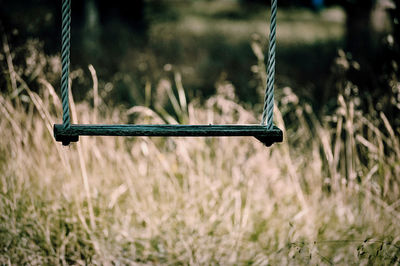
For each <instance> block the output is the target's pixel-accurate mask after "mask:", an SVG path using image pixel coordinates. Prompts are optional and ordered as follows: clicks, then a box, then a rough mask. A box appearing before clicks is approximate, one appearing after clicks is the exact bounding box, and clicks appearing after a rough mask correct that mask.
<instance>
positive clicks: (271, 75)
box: [261, 0, 278, 130]
mask: <svg viewBox="0 0 400 266" xmlns="http://www.w3.org/2000/svg"><path fill="white" fill-rule="evenodd" d="M277 2H278V1H277V0H271V26H270V34H269V51H268V69H267V74H268V80H267V84H266V89H265V98H264V108H263V114H262V122H261V125H265V124H266V125H267V128H268V129H269V130H270V129H272V128H273V126H274V122H273V119H274V83H275V48H276V14H277V10H278V3H277Z"/></svg>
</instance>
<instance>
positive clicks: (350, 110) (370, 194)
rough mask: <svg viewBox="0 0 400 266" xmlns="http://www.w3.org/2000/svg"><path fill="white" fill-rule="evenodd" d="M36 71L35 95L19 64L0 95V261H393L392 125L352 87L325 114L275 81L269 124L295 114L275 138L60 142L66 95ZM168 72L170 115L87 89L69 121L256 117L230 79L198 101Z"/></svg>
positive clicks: (396, 236)
mask: <svg viewBox="0 0 400 266" xmlns="http://www.w3.org/2000/svg"><path fill="white" fill-rule="evenodd" d="M6 57H7V54H6ZM11 61H12V60H11ZM11 61H10V62H11ZM35 73H36V72H35ZM38 73H39V74H37V78H36V80H37V84H38V86H39V88H40V89H39V91H38V92H33V91H31V90H30V89H29V87H28V85H27V84H26V83H25V82H24V80H23V79H22V78H21V77H20V74H19V72H18V69H16V70H15V72H12V74H11V76H7V77H6V78H7V79H9V77H12V80H14V82H13V83H12V84H15V85H13V86H12V87H11V88H10V90H18V93H17V92H15V93H2V94H1V95H0V132H1V139H0V173H1V175H0V176H1V179H0V263H2V264H88V263H90V264H92V263H93V264H111V263H122V264H221V265H231V264H254V265H268V264H272V265H274V264H295V265H297V264H310V263H311V264H322V265H325V264H344V265H347V264H354V263H357V264H359V263H360V264H367V263H371V264H399V263H400V260H399V257H400V224H399V218H400V202H399V195H400V192H399V189H400V187H399V184H400V182H399V177H400V146H399V131H398V129H393V128H391V126H390V123H389V122H388V121H387V119H386V118H385V116H384V114H383V113H382V114H375V113H371V114H363V113H361V112H360V111H358V109H357V104H355V99H354V97H352V96H351V90H350V89H349V90H347V91H348V92H349V93H348V94H344V95H339V96H338V106H339V107H338V109H337V111H336V112H335V113H333V114H329V115H326V116H324V117H319V118H317V117H315V116H314V115H313V112H312V110H311V107H309V106H307V105H304V104H301V103H300V102H299V99H298V98H297V96H296V95H294V94H293V93H292V92H291V90H290V89H289V88H285V89H283V92H284V93H283V96H282V97H281V98H280V99H279V106H280V110H281V111H280V112H279V111H278V110H276V112H275V115H276V123H277V124H278V125H279V126H280V127H281V128H285V123H284V121H295V123H291V125H290V126H288V128H287V129H285V137H286V139H285V141H284V143H283V144H279V145H274V146H273V147H272V148H265V147H264V146H263V145H262V144H261V143H259V142H257V141H256V140H255V139H249V138H221V139H214V138H187V139H183V138H169V139H163V138H136V139H133V138H111V137H108V138H85V137H82V138H81V140H80V142H79V143H78V144H73V145H71V146H70V147H66V148H65V147H62V146H61V144H59V143H56V142H55V141H54V139H53V137H52V124H53V123H54V122H55V121H59V119H60V114H61V107H60V99H59V98H58V96H57V95H56V93H55V92H54V88H53V87H52V86H51V85H50V84H49V83H48V82H47V81H46V76H47V74H46V75H44V74H43V72H40V71H39V72H38ZM91 73H92V75H93V77H94V76H95V71H94V69H93V68H91ZM169 82H171V81H168V80H163V81H162V82H160V84H159V86H158V90H159V91H163V90H164V92H166V93H167V95H168V96H169V101H170V102H172V105H173V107H174V110H175V113H176V114H174V115H170V114H167V113H166V112H165V111H164V109H162V106H161V104H160V105H159V106H158V107H157V108H158V110H157V112H155V111H154V110H150V109H148V108H146V107H134V108H132V109H130V110H124V109H122V108H121V109H109V108H108V107H107V106H105V105H104V103H103V102H102V96H101V95H102V88H98V93H97V85H95V86H94V87H95V93H93V95H96V97H94V98H95V99H93V98H90V99H88V101H86V102H82V103H77V104H74V103H73V102H72V105H71V110H72V113H73V119H74V121H78V122H80V123H91V122H95V121H98V122H101V123H126V122H127V121H129V119H131V116H132V115H136V121H137V122H154V123H160V122H165V121H167V122H174V121H176V120H180V121H187V122H188V123H193V124H194V123H205V124H206V123H255V122H257V121H259V117H256V116H255V115H254V114H253V112H250V111H246V110H245V109H243V108H242V107H241V106H240V105H239V104H237V103H236V102H235V100H234V97H233V96H234V94H233V91H232V86H231V85H230V84H229V83H224V84H220V88H219V92H220V94H218V95H216V96H214V97H212V98H211V99H209V100H208V101H207V102H206V104H205V105H204V106H200V105H199V104H197V103H196V102H190V103H186V100H185V94H184V93H183V92H184V91H183V86H182V84H181V82H180V76H179V74H176V75H175V79H174V80H172V82H176V83H177V84H176V87H177V88H178V89H179V91H178V92H177V93H175V94H174V93H171V92H169V90H170V89H171V84H170V83H169ZM149 87H150V88H147V89H146V90H147V91H150V90H151V85H150V84H149ZM172 87H174V86H172ZM149 93H150V92H149ZM174 95H179V96H177V97H175V96H174ZM89 100H90V101H94V102H95V106H98V110H97V109H94V108H92V107H90V105H89ZM321 121H322V122H321ZM382 121H383V123H381V122H382ZM380 125H384V127H379V126H380Z"/></svg>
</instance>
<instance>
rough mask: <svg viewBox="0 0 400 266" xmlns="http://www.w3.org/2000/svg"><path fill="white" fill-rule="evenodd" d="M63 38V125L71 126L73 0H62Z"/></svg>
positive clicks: (65, 126)
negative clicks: (70, 70)
mask: <svg viewBox="0 0 400 266" xmlns="http://www.w3.org/2000/svg"><path fill="white" fill-rule="evenodd" d="M61 12H62V26H61V28H62V32H61V36H62V40H61V67H62V72H61V100H62V108H63V126H64V128H69V127H70V125H71V119H70V114H69V99H68V90H69V64H70V47H71V44H70V43H71V0H63V1H62V9H61Z"/></svg>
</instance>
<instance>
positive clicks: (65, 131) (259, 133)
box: [54, 0, 283, 146]
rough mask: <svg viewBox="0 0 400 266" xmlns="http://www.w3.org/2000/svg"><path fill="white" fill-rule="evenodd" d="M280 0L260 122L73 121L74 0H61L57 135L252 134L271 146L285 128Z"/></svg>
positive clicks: (273, 3) (59, 138) (273, 17)
mask: <svg viewBox="0 0 400 266" xmlns="http://www.w3.org/2000/svg"><path fill="white" fill-rule="evenodd" d="M276 13H277V0H271V28H270V36H269V51H268V52H269V55H268V68H267V74H268V79H267V84H266V90H265V98H264V106H263V114H262V122H261V124H260V125H135V124H129V125H75V124H73V125H71V118H70V111H69V93H70V82H69V68H70V49H71V0H62V34H61V35H62V42H61V45H62V49H61V65H62V73H61V98H62V108H63V124H61V125H54V137H55V139H56V140H57V141H61V142H62V143H63V145H69V144H70V143H71V142H77V141H79V136H137V137H139V136H149V137H150V136H152V137H211V136H214V137H223V136H228V137H229V136H231V137H233V136H237V137H239V136H252V137H255V138H256V139H258V140H259V141H261V142H262V143H264V144H265V145H266V146H271V145H272V144H273V143H275V142H282V140H283V132H282V131H281V130H280V129H279V128H277V127H276V126H274V124H273V111H274V77H275V46H276V44H275V42H276Z"/></svg>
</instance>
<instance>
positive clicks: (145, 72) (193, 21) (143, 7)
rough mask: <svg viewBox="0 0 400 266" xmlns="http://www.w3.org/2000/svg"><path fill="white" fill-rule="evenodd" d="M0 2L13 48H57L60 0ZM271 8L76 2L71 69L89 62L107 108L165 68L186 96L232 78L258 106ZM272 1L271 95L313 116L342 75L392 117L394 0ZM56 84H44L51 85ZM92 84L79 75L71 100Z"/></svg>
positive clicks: (52, 51)
mask: <svg viewBox="0 0 400 266" xmlns="http://www.w3.org/2000/svg"><path fill="white" fill-rule="evenodd" d="M0 3H1V9H0V10H1V11H0V12H1V13H0V15H1V23H2V25H1V29H2V31H3V36H6V38H7V40H8V42H9V44H10V46H11V47H13V48H14V49H22V47H23V46H24V45H25V44H26V42H27V41H28V40H29V41H30V42H35V45H38V46H40V47H41V49H43V51H44V52H45V53H46V54H49V55H57V54H59V50H60V28H61V25H60V23H61V18H60V16H61V14H60V4H61V3H60V1H51V0H48V1H45V0H36V1H29V2H28V3H27V2H26V1H7V0H2V1H1V2H0ZM268 4H269V1H256V0H240V1H239V0H219V1H218V0H214V1H189V0H187V1H184V0H180V1H152V0H140V1H134V2H126V1H112V2H109V1H96V0H87V1H73V3H72V70H76V69H81V70H82V71H83V72H84V75H83V76H84V77H90V74H89V71H88V69H87V65H89V64H92V65H93V66H94V68H95V69H96V70H97V74H98V77H99V81H100V88H105V87H107V89H108V90H112V92H110V94H109V95H108V97H107V102H108V103H110V104H111V103H114V104H125V105H128V106H131V105H135V104H140V105H141V104H144V103H145V97H146V96H145V90H144V88H145V86H146V83H149V82H150V83H151V84H157V82H159V80H160V79H161V78H163V77H165V76H168V75H169V73H168V72H171V71H179V72H180V73H181V74H182V76H183V83H184V85H185V88H186V90H187V94H188V97H189V98H194V97H197V98H198V97H199V98H204V97H205V98H206V97H209V96H210V95H212V94H214V93H215V92H216V84H217V83H221V82H223V81H225V80H229V81H230V82H232V84H233V86H234V87H235V89H236V94H237V96H238V97H239V99H240V101H243V102H244V103H247V104H250V105H253V104H258V103H260V99H261V98H262V96H261V97H260V94H262V92H263V88H260V87H259V86H260V85H259V83H258V82H256V81H255V80H254V77H255V75H257V73H255V72H257V69H256V68H254V67H253V68H252V66H256V65H257V57H256V56H255V54H254V52H253V51H252V46H251V44H252V42H258V43H260V44H261V47H262V52H263V53H264V54H267V45H268V43H267V39H268V38H267V36H268V32H269V25H268V21H269V5H268ZM278 5H279V12H278V33H277V37H278V50H277V86H278V90H277V94H278V95H279V93H280V90H279V88H282V87H286V86H288V87H291V88H293V89H294V91H295V93H296V94H298V95H299V96H300V97H301V99H302V101H307V102H309V103H310V104H312V106H313V107H314V108H315V110H316V111H318V112H319V111H321V110H322V109H323V108H334V107H335V105H336V95H337V93H338V92H339V91H338V90H340V89H339V88H338V86H337V82H339V81H340V80H341V79H343V78H345V79H348V80H350V81H351V82H352V83H354V84H355V85H356V86H359V90H358V92H357V93H358V94H359V95H360V97H361V99H362V100H365V101H366V103H367V104H366V105H364V106H367V105H368V106H369V105H370V104H372V106H374V107H375V108H377V109H378V110H383V109H385V108H386V109H390V110H385V111H387V112H388V113H389V114H390V119H391V120H393V119H394V117H396V114H398V110H399V108H397V107H395V105H389V104H388V103H393V101H397V100H396V97H398V95H397V94H398V89H397V88H395V86H394V85H393V84H392V83H390V82H389V80H388V78H389V79H390V76H393V75H394V76H395V77H396V78H398V62H399V52H398V51H399V48H398V38H399V22H398V13H399V11H398V9H396V5H395V4H394V3H393V2H392V1H389V0H360V1H356V0H337V1H335V0H325V1H323V0H304V1H301V0H282V1H279V3H278ZM3 39H4V38H3ZM19 55H20V56H21V57H23V54H19ZM15 60H18V58H17V59H15ZM344 61H346V62H347V63H348V64H345V63H344ZM3 68H4V65H3ZM32 78H34V77H30V79H32ZM4 82H5V80H3V81H2V83H3V84H2V89H3V90H4ZM57 82H58V81H57V80H51V83H52V84H53V85H55V86H56V87H58V86H57ZM89 82H91V81H90V79H87V78H86V79H85V78H81V79H78V80H77V81H76V83H75V86H74V88H73V93H74V96H76V97H77V99H78V100H79V99H84V97H85V95H86V93H87V92H88V88H90V84H88V83H89ZM111 86H112V89H111ZM278 97H279V96H278ZM150 104H151V103H150ZM389 106H391V107H389ZM392 114H393V115H392ZM396 123H398V121H397V122H396Z"/></svg>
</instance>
